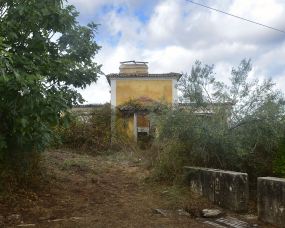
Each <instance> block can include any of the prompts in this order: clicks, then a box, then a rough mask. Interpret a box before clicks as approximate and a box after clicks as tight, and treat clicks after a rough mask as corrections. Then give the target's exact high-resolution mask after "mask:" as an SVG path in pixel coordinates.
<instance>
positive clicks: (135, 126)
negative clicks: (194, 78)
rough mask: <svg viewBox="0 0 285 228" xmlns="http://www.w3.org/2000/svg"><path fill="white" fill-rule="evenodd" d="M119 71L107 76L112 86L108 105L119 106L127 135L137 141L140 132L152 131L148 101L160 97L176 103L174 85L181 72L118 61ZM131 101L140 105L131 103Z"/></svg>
mask: <svg viewBox="0 0 285 228" xmlns="http://www.w3.org/2000/svg"><path fill="white" fill-rule="evenodd" d="M119 70H120V71H119V73H113V74H108V75H106V78H107V80H108V83H109V85H110V87H111V106H112V107H113V108H115V107H119V111H120V112H121V114H122V115H121V116H122V117H121V118H124V122H125V123H127V124H126V127H127V132H128V134H129V135H133V136H134V138H135V140H137V138H138V136H139V135H140V134H148V133H150V131H151V122H150V121H149V120H148V119H147V118H146V115H147V114H148V113H149V106H150V105H151V104H154V103H155V102H157V101H159V100H160V99H162V98H164V99H165V101H166V102H168V103H175V102H177V88H176V84H177V81H178V80H179V79H180V77H181V76H182V75H181V74H179V73H161V74H149V72H148V65H147V62H136V61H128V62H121V65H120V68H119ZM130 100H133V101H136V102H137V104H140V105H139V106H135V105H131V104H130V102H129V103H128V101H130ZM113 121H116V120H113Z"/></svg>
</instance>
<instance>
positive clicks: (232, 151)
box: [152, 60, 285, 180]
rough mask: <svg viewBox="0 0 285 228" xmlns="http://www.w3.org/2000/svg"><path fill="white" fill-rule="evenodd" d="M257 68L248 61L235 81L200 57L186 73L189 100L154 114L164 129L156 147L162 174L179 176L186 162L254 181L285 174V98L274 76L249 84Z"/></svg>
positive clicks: (182, 88)
mask: <svg viewBox="0 0 285 228" xmlns="http://www.w3.org/2000/svg"><path fill="white" fill-rule="evenodd" d="M251 68H252V66H251V60H248V61H246V60H242V62H241V64H240V65H239V67H238V69H237V70H235V69H233V70H232V73H231V75H232V76H231V78H230V81H231V85H226V84H224V83H222V82H218V81H216V79H215V77H214V73H213V66H208V65H206V66H205V67H203V68H202V67H201V63H200V62H199V61H197V62H196V63H195V66H193V68H192V71H191V74H189V75H188V74H183V76H182V78H181V79H180V82H179V83H178V89H180V91H182V97H181V99H182V100H183V101H184V102H185V101H186V102H188V104H187V105H183V106H174V107H172V108H171V109H165V110H164V111H163V113H161V114H160V115H153V117H152V118H153V120H155V123H156V126H157V127H158V129H159V136H158V138H157V140H156V141H157V142H156V146H155V147H154V148H153V150H152V152H153V153H156V154H157V155H156V156H157V157H156V161H155V162H154V164H155V166H156V168H157V169H156V176H157V178H168V179H174V178H175V177H177V175H176V174H177V173H181V171H182V167H183V165H195V166H202V167H208V168H219V169H224V170H233V171H240V172H247V173H248V174H249V177H250V179H252V180H255V178H256V177H258V176H268V175H278V176H282V175H284V167H283V164H284V146H283V143H281V142H283V138H284V135H285V134H284V133H285V122H284V104H285V102H284V97H283V94H282V93H281V92H280V91H278V90H275V89H274V83H273V81H272V80H271V79H266V80H264V81H263V82H259V81H257V80H254V81H252V82H248V74H249V72H250V70H251ZM157 148H162V149H157Z"/></svg>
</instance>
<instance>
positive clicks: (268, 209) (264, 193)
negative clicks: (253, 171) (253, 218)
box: [257, 177, 285, 227]
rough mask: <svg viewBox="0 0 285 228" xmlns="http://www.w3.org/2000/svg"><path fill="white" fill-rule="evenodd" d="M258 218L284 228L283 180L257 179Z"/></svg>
mask: <svg viewBox="0 0 285 228" xmlns="http://www.w3.org/2000/svg"><path fill="white" fill-rule="evenodd" d="M257 209H258V218H259V219H260V220H263V221H265V222H269V223H271V224H274V225H276V226H279V227H285V179H283V178H275V177H259V178H257Z"/></svg>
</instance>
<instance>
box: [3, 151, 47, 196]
mask: <svg viewBox="0 0 285 228" xmlns="http://www.w3.org/2000/svg"><path fill="white" fill-rule="evenodd" d="M41 157H42V154H41V153H39V152H37V151H36V150H32V151H29V152H24V151H22V150H19V149H18V150H11V151H10V153H9V154H7V155H6V156H4V157H3V159H2V160H1V162H0V192H2V194H3V193H4V194H7V195H9V194H10V193H11V192H13V191H14V190H15V189H17V188H18V187H20V188H21V189H25V188H35V187H36V188H37V187H39V186H40V180H39V179H38V177H39V175H40V174H41V169H40V161H41Z"/></svg>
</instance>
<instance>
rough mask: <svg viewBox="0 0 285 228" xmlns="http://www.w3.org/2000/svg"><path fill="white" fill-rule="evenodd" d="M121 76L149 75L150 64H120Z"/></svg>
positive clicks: (132, 62) (133, 62)
mask: <svg viewBox="0 0 285 228" xmlns="http://www.w3.org/2000/svg"><path fill="white" fill-rule="evenodd" d="M120 63H121V65H120V68H119V69H120V74H148V66H147V63H148V62H136V61H127V62H120Z"/></svg>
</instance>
